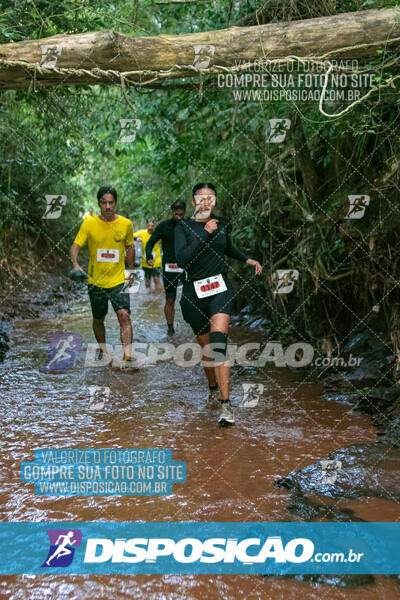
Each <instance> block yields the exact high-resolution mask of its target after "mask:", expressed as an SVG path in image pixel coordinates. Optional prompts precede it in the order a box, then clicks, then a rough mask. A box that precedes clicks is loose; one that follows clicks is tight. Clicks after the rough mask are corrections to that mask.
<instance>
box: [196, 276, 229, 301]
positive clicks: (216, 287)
mask: <svg viewBox="0 0 400 600" xmlns="http://www.w3.org/2000/svg"><path fill="white" fill-rule="evenodd" d="M193 283H194V289H195V290H196V294H197V297H198V298H207V297H208V296H214V294H220V293H221V292H225V291H226V289H227V287H226V284H225V281H224V278H223V277H222V275H221V274H219V275H213V276H212V277H205V278H204V279H198V280H197V281H194V282H193Z"/></svg>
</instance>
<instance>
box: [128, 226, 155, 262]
mask: <svg viewBox="0 0 400 600" xmlns="http://www.w3.org/2000/svg"><path fill="white" fill-rule="evenodd" d="M133 237H140V238H141V240H142V262H141V263H140V264H141V266H142V267H146V269H156V268H157V267H161V242H160V241H158V242H157V244H155V245H154V248H153V258H154V265H153V266H151V265H149V264H148V262H147V260H146V245H147V242H148V241H149V239H150V238H151V233H149V232H148V231H147V229H139V231H135V232H134V234H133Z"/></svg>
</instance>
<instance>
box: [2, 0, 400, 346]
mask: <svg viewBox="0 0 400 600" xmlns="http://www.w3.org/2000/svg"><path fill="white" fill-rule="evenodd" d="M263 4H264V3H263V2H261V1H260V0H241V1H240V2H239V3H234V6H233V9H232V10H230V3H229V2H228V3H227V2H223V1H222V0H214V1H213V2H210V3H199V5H196V6H194V5H193V3H190V4H187V5H158V4H155V2H154V0H141V1H140V2H139V4H138V10H137V12H135V3H134V2H132V1H129V2H128V1H125V0H121V1H119V2H118V3H117V2H105V1H104V0H90V1H89V0H56V1H50V0H35V2H31V1H28V0H15V1H14V2H11V3H9V4H8V5H6V6H5V7H4V10H3V13H2V16H1V17H0V31H1V38H0V40H1V41H2V42H4V43H7V42H10V41H20V40H22V39H32V38H40V37H45V36H50V35H54V34H56V33H61V32H66V33H75V32H83V31H90V30H97V29H103V28H113V29H116V30H119V31H122V32H125V33H129V34H130V35H146V34H158V33H160V32H162V33H182V32H195V31H201V30H204V31H206V30H213V29H218V28H223V27H226V26H227V24H228V23H230V24H232V23H234V22H235V20H237V19H240V18H242V17H243V16H245V15H246V14H248V13H250V12H252V11H254V10H256V9H257V8H260V7H261V6H262V5H263ZM300 4H301V3H296V2H295V3H292V7H295V8H299V7H300ZM394 4H395V3H386V5H387V6H393V5H394ZM381 5H382V4H381V3H380V2H375V1H374V2H373V3H371V2H368V0H367V2H366V3H364V5H363V8H372V7H380V6H381ZM327 6H328V5H327ZM301 7H302V10H305V9H306V8H307V3H302V4H301ZM351 10H359V6H358V3H357V2H353V1H344V0H343V1H340V2H337V3H336V8H335V11H336V12H346V11H351ZM293 14H295V13H293ZM387 58H388V56H387V53H386V51H385V52H383V53H381V54H379V55H377V57H376V58H375V59H374V61H372V62H375V65H376V78H377V79H376V80H377V81H378V80H379V77H381V78H382V77H383V74H382V72H381V70H380V65H381V64H382V61H384V60H386V59H387ZM369 62H371V61H369ZM395 68H396V67H395V66H394V67H393V69H394V70H395ZM384 76H385V77H386V74H384ZM189 83H192V84H193V80H191V81H190V82H189V81H188V80H186V81H185V80H182V81H179V80H178V81H176V80H175V81H174V82H173V83H172V84H167V85H166V86H165V87H164V89H161V90H160V89H154V90H133V89H131V90H130V91H129V95H130V99H131V101H132V102H133V104H134V105H135V107H136V110H135V112H133V111H132V110H131V108H130V107H129V106H128V104H127V103H126V102H125V100H124V98H123V95H122V93H121V89H120V88H119V87H118V86H116V87H103V88H101V87H87V88H85V87H81V88H59V87H58V88H55V89H48V90H41V91H39V92H36V93H35V92H31V93H25V92H5V93H3V94H2V96H1V97H0V114H1V117H2V123H3V124H2V125H1V129H0V131H1V136H2V144H1V149H2V150H1V153H2V154H1V159H2V160H1V166H0V174H1V179H0V192H1V194H0V210H1V215H2V219H1V227H2V230H3V240H5V239H6V238H5V237H4V233H5V232H6V231H9V230H10V229H11V230H12V236H14V237H17V236H21V235H22V236H31V237H33V238H35V239H36V238H37V237H38V236H39V238H40V239H41V241H42V242H43V244H46V245H47V246H48V248H49V249H53V251H56V252H61V253H62V255H64V254H66V253H67V251H68V247H69V245H70V244H71V242H72V240H73V237H74V233H75V231H76V229H77V227H78V226H79V224H80V219H79V216H78V215H79V212H80V211H83V210H87V209H88V208H89V207H90V206H94V207H95V208H96V206H97V202H96V192H97V189H98V187H99V186H100V185H104V184H106V183H109V184H112V185H114V186H115V187H116V188H117V191H118V194H119V198H120V200H119V210H120V212H121V214H123V215H125V216H128V217H129V218H131V219H132V220H133V221H134V225H135V227H140V226H142V225H144V222H145V219H146V217H147V216H148V215H154V216H155V217H156V218H157V219H162V218H166V217H167V216H168V215H169V205H170V204H171V202H172V201H173V200H175V199H176V198H178V197H182V198H184V199H185V200H186V201H187V202H188V203H189V200H190V190H191V187H192V185H193V184H194V183H196V182H198V181H202V180H206V181H211V182H214V183H215V184H216V186H217V197H218V210H217V212H220V213H222V214H224V216H226V217H228V218H230V219H231V220H232V224H233V234H232V235H233V240H234V243H235V244H237V245H238V246H239V247H240V248H242V249H243V250H244V251H246V252H247V253H248V254H249V255H250V256H252V257H253V258H255V259H257V260H259V261H260V262H261V263H262V264H263V265H264V273H263V275H262V276H261V277H260V278H253V279H252V280H251V291H249V288H248V286H247V285H246V284H245V283H243V282H244V274H245V273H246V274H247V276H246V278H247V277H248V273H249V270H248V267H246V266H243V265H238V264H237V263H235V264H234V265H233V272H234V277H235V279H236V284H237V286H238V289H240V290H241V291H240V294H239V295H238V298H239V300H238V305H239V307H240V306H241V305H243V304H245V303H247V302H249V301H250V302H251V303H252V304H253V308H256V309H260V310H261V309H262V308H263V309H264V311H265V310H267V311H268V314H269V317H270V318H271V320H272V321H274V322H275V324H276V326H277V330H279V331H280V332H281V333H282V334H284V335H289V334H290V335H291V334H293V335H296V336H297V337H298V336H299V335H301V334H303V333H304V332H306V333H308V334H310V335H311V336H317V337H318V336H322V335H327V333H329V331H335V332H338V331H339V330H341V331H342V332H343V331H346V330H349V328H351V327H352V326H354V325H355V324H353V325H352V324H351V323H350V322H349V318H348V314H349V311H348V309H347V307H349V306H350V307H351V306H353V305H361V306H362V309H363V310H364V313H365V314H366V315H369V314H370V311H371V306H372V305H373V304H376V303H377V301H378V300H377V299H379V298H383V300H382V302H383V304H384V305H385V306H386V309H387V314H388V312H389V308H390V303H391V302H392V301H393V298H394V294H395V292H393V291H392V290H393V288H394V287H395V286H394V282H393V273H394V272H395V271H394V267H393V265H392V262H391V261H392V258H391V252H393V249H394V248H396V247H397V245H398V243H399V239H398V233H397V232H398V229H399V218H398V211H396V210H395V203H396V194H397V189H396V184H395V183H393V182H392V180H391V179H390V178H389V179H388V180H387V181H386V182H385V183H384V184H382V185H381V184H379V185H377V184H376V181H378V180H380V179H381V177H382V176H383V175H384V174H385V173H386V172H387V171H388V170H390V166H391V164H392V163H393V157H396V156H398V150H399V143H398V134H397V131H398V119H399V116H398V107H397V104H396V103H397V101H398V98H397V92H396V90H393V89H391V90H388V91H387V92H385V93H380V94H379V95H378V94H376V96H372V97H371V98H370V99H369V100H368V101H367V102H365V103H362V104H359V105H358V106H356V107H355V108H354V109H353V110H352V111H351V112H349V113H347V114H345V115H344V116H343V117H341V118H340V119H335V120H328V119H326V118H325V117H322V116H321V114H320V113H319V111H318V106H317V103H316V102H309V103H298V104H297V105H294V104H293V103H290V102H283V101H281V102H269V103H268V102H259V101H246V102H245V101H235V99H234V97H233V93H232V90H231V89H227V88H225V89H224V88H218V87H216V86H215V85H214V86H212V85H209V82H207V80H206V81H205V83H204V90H203V94H202V96H201V95H200V90H199V88H198V86H196V85H194V86H191V87H188V85H189ZM179 85H180V86H181V87H178V89H175V87H176V86H179ZM340 108H341V105H340V103H337V104H334V105H330V106H329V110H330V111H331V112H334V111H336V110H340ZM270 118H290V119H291V120H292V122H293V127H292V129H291V131H290V132H289V133H288V135H287V138H286V140H285V142H284V143H283V144H282V145H281V144H271V143H268V142H267V141H266V130H267V127H268V121H269V119H270ZM121 119H140V121H141V126H140V128H138V129H137V131H136V139H135V140H134V141H133V142H122V141H121V139H120V138H121V128H120V120H121ZM307 153H308V162H311V164H312V165H313V167H312V169H313V170H314V176H315V179H316V183H314V184H312V183H311V182H312V181H313V177H314V176H313V173H312V170H310V169H311V167H310V165H309V164H308V162H307V160H306V158H307V157H306V156H304V154H307ZM382 186H383V187H382ZM47 194H64V195H66V196H67V206H66V207H65V209H64V210H63V213H62V217H61V218H60V219H58V220H46V219H43V218H42V216H43V212H44V206H45V204H44V197H45V195H47ZM348 194H370V195H371V204H370V207H368V209H367V212H366V216H365V218H364V219H362V220H360V221H357V220H345V219H344V215H345V213H346V206H347V205H348V199H347V196H348ZM372 237H373V238H374V240H375V241H374V243H373V244H372V242H371V238H372ZM371 244H372V245H373V249H372V250H371ZM54 249H55V250H54ZM396 265H397V263H396ZM281 268H290V269H298V270H299V272H300V278H299V282H298V284H296V289H295V292H294V293H292V294H291V295H289V296H287V297H282V296H279V297H277V295H274V294H273V285H272V280H271V276H272V273H273V272H274V271H275V270H276V269H281ZM263 303H264V306H262V305H263ZM266 307H267V308H266ZM358 311H359V309H358ZM385 314H386V313H385ZM289 316H290V323H291V324H290V325H289V323H288V321H287V319H288V318H289ZM325 317H326V320H325V322H323V323H322V324H321V319H325Z"/></svg>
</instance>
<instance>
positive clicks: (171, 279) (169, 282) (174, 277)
mask: <svg viewBox="0 0 400 600" xmlns="http://www.w3.org/2000/svg"><path fill="white" fill-rule="evenodd" d="M181 276H182V273H167V272H166V271H165V270H163V284H164V290H165V297H166V298H176V288H177V287H178V285H179V279H180V277H181Z"/></svg>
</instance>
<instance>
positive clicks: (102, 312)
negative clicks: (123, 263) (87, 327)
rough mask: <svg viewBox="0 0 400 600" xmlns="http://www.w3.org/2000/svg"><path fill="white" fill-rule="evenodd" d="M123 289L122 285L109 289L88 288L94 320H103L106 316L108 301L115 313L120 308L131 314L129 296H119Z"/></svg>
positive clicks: (94, 286) (93, 286) (91, 286)
mask: <svg viewBox="0 0 400 600" xmlns="http://www.w3.org/2000/svg"><path fill="white" fill-rule="evenodd" d="M123 287H124V284H123V283H120V284H119V285H116V286H114V287H111V288H102V287H98V286H97V285H92V284H91V285H89V286H88V291H89V299H90V306H91V307H92V313H93V318H94V319H103V318H104V317H105V316H106V314H107V312H108V301H109V300H110V302H111V304H112V307H113V309H114V310H115V312H117V310H121V309H122V308H123V309H125V310H127V311H128V312H129V313H130V312H131V309H130V300H129V298H130V296H129V294H121V290H122V288H123Z"/></svg>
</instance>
